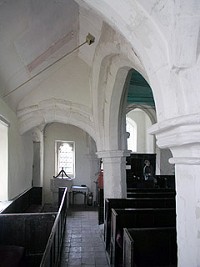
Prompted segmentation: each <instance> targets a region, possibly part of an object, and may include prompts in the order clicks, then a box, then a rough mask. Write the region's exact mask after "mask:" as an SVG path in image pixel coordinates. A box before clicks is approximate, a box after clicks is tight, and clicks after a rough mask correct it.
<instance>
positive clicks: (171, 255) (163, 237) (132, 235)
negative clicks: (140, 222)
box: [122, 227, 177, 267]
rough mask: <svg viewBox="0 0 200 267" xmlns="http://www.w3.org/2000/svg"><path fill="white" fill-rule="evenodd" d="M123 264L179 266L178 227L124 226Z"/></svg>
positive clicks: (144, 266)
mask: <svg viewBox="0 0 200 267" xmlns="http://www.w3.org/2000/svg"><path fill="white" fill-rule="evenodd" d="M122 266H123V267H136V266H137V267H153V266H154V267H155V266H156V267H158V266H160V267H161V266H170V267H172V266H177V243H176V228H175V227H166V228H134V229H133V228H131V229H127V228H124V238H123V265H122Z"/></svg>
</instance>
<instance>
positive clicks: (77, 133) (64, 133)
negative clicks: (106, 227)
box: [44, 123, 99, 203]
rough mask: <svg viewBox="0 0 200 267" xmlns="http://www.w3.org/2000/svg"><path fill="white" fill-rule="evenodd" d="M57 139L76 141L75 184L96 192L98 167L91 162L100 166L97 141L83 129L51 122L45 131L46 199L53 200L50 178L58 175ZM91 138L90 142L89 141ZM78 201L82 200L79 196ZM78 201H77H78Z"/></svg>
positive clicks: (46, 200)
mask: <svg viewBox="0 0 200 267" xmlns="http://www.w3.org/2000/svg"><path fill="white" fill-rule="evenodd" d="M55 140H63V141H74V142H75V153H76V154H75V157H76V158H75V179H74V180H73V185H82V184H85V185H87V186H88V188H89V190H91V191H93V193H94V194H95V187H94V185H95V184H94V180H95V179H96V172H97V167H96V168H95V167H94V166H93V167H91V163H94V164H96V166H98V165H99V164H98V161H91V160H90V158H91V157H92V158H94V159H95V158H96V155H95V152H96V151H95V150H96V148H95V143H94V141H92V140H91V138H90V137H89V136H88V134H87V133H85V132H84V131H83V130H81V129H79V128H77V127H75V126H72V125H64V124H60V123H53V124H49V125H47V126H46V128H45V132H44V201H45V202H51V201H52V193H51V191H50V179H51V178H52V177H53V176H55V175H57V173H55ZM88 140H90V142H88ZM77 201H79V203H80V201H81V198H80V197H79V198H78V199H77ZM76 203H77V202H76Z"/></svg>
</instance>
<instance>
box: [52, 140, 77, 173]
mask: <svg viewBox="0 0 200 267" xmlns="http://www.w3.org/2000/svg"><path fill="white" fill-rule="evenodd" d="M56 154H57V157H56V158H57V163H56V169H57V173H59V172H60V171H61V170H62V169H63V170H64V171H65V172H66V173H67V174H68V175H69V176H72V177H75V160H74V159H75V144H74V142H72V141H56Z"/></svg>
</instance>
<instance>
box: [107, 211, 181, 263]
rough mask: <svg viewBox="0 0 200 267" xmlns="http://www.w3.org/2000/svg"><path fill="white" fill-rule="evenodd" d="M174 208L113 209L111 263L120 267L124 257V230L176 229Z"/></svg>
mask: <svg viewBox="0 0 200 267" xmlns="http://www.w3.org/2000/svg"><path fill="white" fill-rule="evenodd" d="M175 226H176V212H175V209H174V208H168V209H166V208H145V209H144V208H143V209H112V217H111V242H110V262H111V264H112V266H115V267H116V266H120V264H121V262H122V255H123V245H122V244H123V228H140V227H141V228H143V227H146V228H149V227H175Z"/></svg>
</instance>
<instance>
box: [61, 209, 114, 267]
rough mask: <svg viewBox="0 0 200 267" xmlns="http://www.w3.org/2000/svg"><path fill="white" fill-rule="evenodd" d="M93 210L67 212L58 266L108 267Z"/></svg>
mask: <svg viewBox="0 0 200 267" xmlns="http://www.w3.org/2000/svg"><path fill="white" fill-rule="evenodd" d="M102 238H103V237H102V230H101V227H100V226H99V225H98V213H97V211H95V210H91V211H88V210H87V211H86V210H80V209H79V210H77V209H76V210H75V209H72V210H70V212H68V216H67V223H66V231H65V238H64V244H63V250H62V257H61V265H60V267H71V266H80V267H83V266H84V267H108V266H109V265H108V262H107V258H106V253H105V247H104V243H103V239H102Z"/></svg>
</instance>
